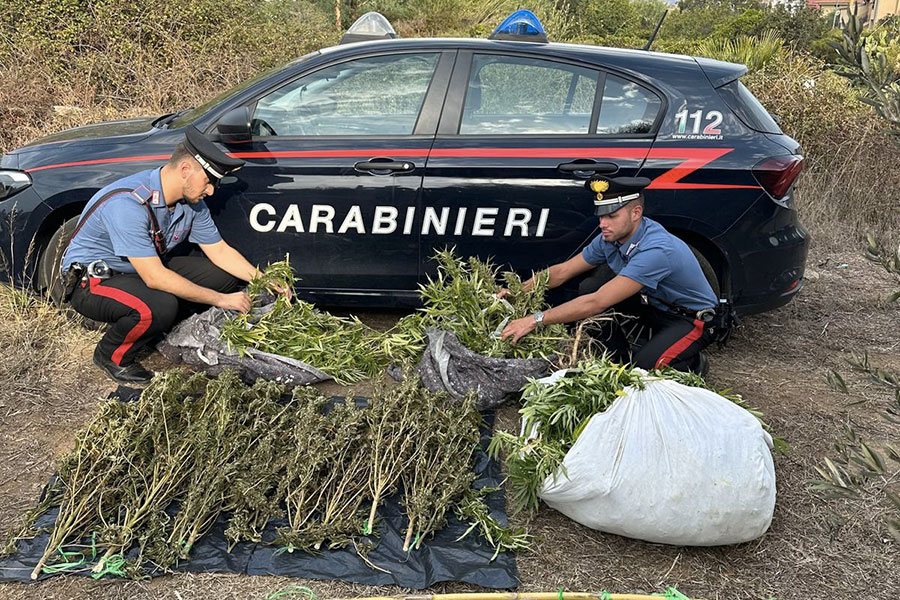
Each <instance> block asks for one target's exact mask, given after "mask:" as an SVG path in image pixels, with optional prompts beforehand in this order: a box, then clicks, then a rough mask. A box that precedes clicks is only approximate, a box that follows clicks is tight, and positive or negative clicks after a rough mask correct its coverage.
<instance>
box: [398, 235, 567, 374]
mask: <svg viewBox="0 0 900 600" xmlns="http://www.w3.org/2000/svg"><path fill="white" fill-rule="evenodd" d="M434 260H436V261H437V263H438V272H437V276H436V277H435V278H434V279H431V280H429V282H428V283H427V284H426V285H424V286H422V288H421V295H422V299H423V300H424V302H425V307H424V308H422V309H421V310H420V311H418V312H417V313H415V314H413V315H410V316H409V317H406V318H405V319H403V320H402V321H400V323H399V324H398V325H397V328H399V329H401V330H402V331H407V332H409V333H410V335H413V336H418V338H419V339H420V340H421V339H422V336H423V335H424V331H425V329H426V328H427V327H436V328H438V329H444V330H447V331H451V332H452V333H454V334H456V337H457V339H458V340H459V341H460V342H461V343H462V344H463V345H464V346H465V347H466V348H468V349H469V350H471V351H473V352H477V353H478V354H482V355H484V356H490V357H493V358H533V357H541V358H548V357H551V356H553V355H554V354H556V353H557V352H558V351H559V347H560V343H561V342H563V341H565V340H567V339H568V335H567V334H566V329H565V327H564V326H563V325H548V326H546V327H542V328H541V329H539V330H536V331H534V332H532V333H530V334H529V335H527V336H525V337H524V338H522V339H521V340H519V342H518V343H517V344H516V345H515V346H513V345H512V344H511V343H510V342H509V341H508V340H505V341H504V340H501V339H500V335H499V334H500V331H501V330H502V329H503V327H504V326H506V324H507V323H508V322H509V321H512V320H513V319H518V318H521V317H525V316H528V315H531V314H534V313H535V312H536V311H538V310H543V309H545V308H547V305H546V303H545V302H544V295H545V294H546V293H547V290H548V287H547V284H548V281H549V279H548V277H549V276H548V274H547V272H546V271H544V272H541V273H538V274H537V276H536V277H535V285H534V288H533V289H532V290H531V291H530V292H527V293H526V292H523V291H522V281H521V280H520V279H519V277H518V276H517V275H516V274H515V273H510V272H506V273H503V281H504V285H505V287H506V288H508V289H509V292H510V293H509V294H508V295H507V298H508V299H507V298H504V299H502V300H501V299H498V298H497V297H496V294H497V292H499V291H500V286H499V285H497V283H496V282H497V278H498V275H499V272H498V269H497V267H495V266H493V265H491V264H490V263H485V262H482V261H480V260H478V259H477V258H475V257H470V258H469V259H467V260H462V259H460V258H459V257H457V256H456V255H455V254H454V252H453V250H450V249H448V250H443V251H441V252H438V253H437V254H436V255H435V256H434Z"/></svg>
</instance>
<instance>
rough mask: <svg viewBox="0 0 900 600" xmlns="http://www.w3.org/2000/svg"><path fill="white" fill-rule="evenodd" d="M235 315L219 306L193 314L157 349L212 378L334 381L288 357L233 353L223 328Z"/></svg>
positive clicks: (301, 382) (255, 315)
mask: <svg viewBox="0 0 900 600" xmlns="http://www.w3.org/2000/svg"><path fill="white" fill-rule="evenodd" d="M273 307H274V303H273V304H267V305H265V306H261V307H259V308H256V309H253V313H252V316H253V321H254V322H255V321H257V320H259V318H261V317H262V316H263V315H265V314H266V313H268V312H270V311H271V310H272V308H273ZM233 315H234V313H233V312H230V311H225V310H222V309H221V308H216V307H213V308H210V309H209V310H206V311H204V312H202V313H199V314H196V315H192V316H190V317H188V318H187V319H185V320H184V321H182V322H181V323H179V324H178V325H177V326H176V327H175V328H174V329H173V330H172V331H171V332H169V335H167V336H166V338H165V339H164V340H163V341H162V342H160V343H159V345H157V350H159V351H160V353H161V354H162V355H163V356H165V357H166V358H168V359H169V360H171V361H173V362H176V361H181V362H184V363H187V364H189V365H191V366H193V367H196V368H197V369H199V370H201V371H205V372H207V373H210V374H211V375H218V374H219V373H221V372H222V371H224V370H225V369H234V370H236V371H237V372H238V373H240V375H241V377H242V378H243V379H244V380H245V381H248V382H252V381H255V380H256V379H258V378H260V377H262V378H263V379H269V380H272V381H277V382H279V383H284V384H286V385H288V386H292V387H293V386H296V385H309V384H311V383H316V382H318V381H325V380H327V379H331V376H330V375H328V374H327V373H325V372H323V371H320V370H319V369H317V368H315V367H313V366H311V365H308V364H306V363H304V362H301V361H299V360H296V359H293V358H288V357H287V356H279V355H277V354H269V353H268V352H260V351H259V350H253V349H252V348H251V349H250V350H249V351H248V355H244V356H241V355H240V354H238V353H236V352H232V351H231V350H229V348H228V345H227V344H226V343H225V342H224V341H223V340H222V326H223V324H224V323H225V321H226V320H227V319H229V318H231V317H232V316H233Z"/></svg>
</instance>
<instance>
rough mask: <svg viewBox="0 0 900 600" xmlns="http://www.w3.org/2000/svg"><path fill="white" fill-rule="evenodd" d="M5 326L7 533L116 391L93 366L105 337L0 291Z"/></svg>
mask: <svg viewBox="0 0 900 600" xmlns="http://www.w3.org/2000/svg"><path fill="white" fill-rule="evenodd" d="M0 324H2V325H0V348H2V352H3V354H2V360H0V381H2V382H3V385H2V386H0V530H6V529H8V528H10V527H12V526H13V525H14V524H15V523H17V522H18V520H19V519H20V518H21V517H23V516H24V512H25V511H26V510H27V509H28V507H29V506H30V505H31V504H32V503H33V502H34V499H35V498H36V497H37V496H36V494H38V493H39V491H40V489H41V487H42V486H43V485H44V484H45V483H46V481H47V473H48V472H50V471H52V469H53V467H52V462H53V461H54V460H55V459H56V458H57V457H58V456H59V455H60V454H61V453H62V452H63V451H64V450H65V449H66V448H68V447H69V446H70V445H71V444H72V443H73V442H74V438H73V436H72V435H71V434H72V431H73V426H80V424H81V423H83V422H84V420H85V419H86V418H87V416H89V415H90V414H91V413H92V412H93V410H94V407H95V406H96V403H95V400H96V398H98V397H99V396H100V395H101V394H105V393H106V392H108V390H110V389H112V386H110V385H108V384H107V382H106V381H103V380H101V379H99V378H98V377H97V376H96V373H95V372H94V368H93V365H92V364H91V353H92V352H93V349H94V344H96V342H97V340H98V339H99V335H98V334H97V333H95V332H87V331H85V330H82V329H81V328H80V327H79V326H78V325H77V324H73V323H72V322H69V321H67V320H66V319H65V318H64V317H62V316H61V315H60V314H59V313H58V312H57V311H56V310H55V309H54V308H53V307H52V306H50V305H49V304H47V303H45V302H43V301H41V300H39V299H37V298H35V297H34V296H33V295H31V294H29V293H27V292H24V291H21V290H14V289H11V288H9V287H7V286H5V285H3V286H0ZM29 496H30V498H29Z"/></svg>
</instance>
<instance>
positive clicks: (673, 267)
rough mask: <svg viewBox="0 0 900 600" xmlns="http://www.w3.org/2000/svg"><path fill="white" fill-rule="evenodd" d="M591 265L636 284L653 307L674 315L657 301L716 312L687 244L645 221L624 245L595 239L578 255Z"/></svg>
mask: <svg viewBox="0 0 900 600" xmlns="http://www.w3.org/2000/svg"><path fill="white" fill-rule="evenodd" d="M581 256H582V258H584V260H585V261H586V262H587V263H589V264H592V265H601V264H604V263H605V264H608V265H609V267H610V268H611V269H612V271H613V273H615V274H616V275H622V276H624V277H627V278H628V279H631V280H633V281H636V282H638V283H639V284H641V285H642V286H644V288H643V289H642V290H641V292H640V293H642V294H646V295H647V298H648V300H649V302H650V304H651V305H652V306H654V307H655V308H659V309H661V310H664V311H666V312H675V311H673V310H672V309H671V308H670V307H668V306H666V305H665V304H663V303H662V302H660V300H664V301H666V302H669V303H671V304H674V305H676V306H681V307H683V308H687V309H689V310H692V311H698V310H703V309H706V308H715V306H716V304H718V299H717V298H716V295H715V294H714V293H713V290H712V288H711V287H710V285H709V282H708V281H707V280H706V277H704V275H703V270H702V269H701V268H700V264H699V263H698V262H697V258H696V257H695V256H694V253H693V252H691V249H690V248H688V246H687V244H685V243H684V242H683V241H681V240H680V239H678V238H677V237H675V236H674V235H672V234H671V233H669V232H668V231H666V230H665V228H664V227H663V226H662V225H660V224H659V223H657V222H656V221H654V220H653V219H648V218H647V217H642V218H641V222H640V224H639V225H638V228H637V229H636V230H635V232H634V234H633V235H632V236H631V237H630V238H629V239H628V240H627V241H625V242H623V243H621V244H619V243H616V242H606V241H604V240H603V236H602V235H598V236H597V237H595V238H594V239H593V240H592V241H591V243H590V244H588V245H587V247H585V249H584V250H582V251H581Z"/></svg>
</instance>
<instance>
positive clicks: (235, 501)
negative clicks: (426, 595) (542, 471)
mask: <svg viewBox="0 0 900 600" xmlns="http://www.w3.org/2000/svg"><path fill="white" fill-rule="evenodd" d="M284 391H285V389H284V387H283V386H281V385H278V384H274V383H271V382H259V383H257V384H256V385H254V386H252V387H248V386H245V385H243V384H242V383H241V382H240V380H239V379H238V377H237V375H235V374H234V373H232V372H226V373H224V374H223V375H222V376H220V377H219V378H218V379H209V378H207V377H206V376H205V375H186V374H184V373H182V372H179V371H170V372H169V373H166V374H164V375H160V376H158V377H156V378H155V379H154V380H153V382H152V383H151V384H150V385H149V386H148V387H147V388H146V389H145V390H144V392H143V394H142V395H141V397H140V398H139V399H138V400H137V401H135V402H132V403H123V402H119V401H116V400H112V401H108V402H106V403H104V404H103V405H102V406H101V408H100V411H99V413H98V414H97V416H96V417H95V418H94V420H93V421H92V423H91V424H90V425H89V426H88V428H87V429H85V430H83V431H82V432H80V433H79V434H78V436H77V441H76V447H75V449H74V450H73V451H72V453H71V454H69V455H68V456H66V457H65V458H64V459H63V460H62V461H61V463H60V466H59V476H58V479H57V481H56V482H55V484H54V485H53V486H52V489H51V491H50V493H49V496H48V501H47V502H45V503H44V504H43V505H42V508H45V509H46V508H49V507H51V506H58V507H59V516H58V518H57V520H56V523H55V525H54V527H53V529H52V531H51V532H50V537H49V540H48V542H47V546H46V549H45V552H44V555H43V557H42V558H41V560H40V563H39V564H38V565H37V567H36V568H35V569H34V572H33V573H32V577H33V578H37V576H39V575H40V574H41V573H54V572H59V571H65V570H74V569H84V568H87V567H92V569H93V572H94V573H95V574H97V575H100V574H104V573H113V574H117V575H132V576H138V575H141V574H142V573H143V572H144V570H145V569H146V568H147V567H150V566H155V567H158V568H162V569H166V568H168V567H170V566H172V565H174V564H176V563H177V562H179V561H182V560H187V559H189V558H190V553H191V549H192V548H193V547H194V545H195V544H196V542H197V540H198V539H199V538H200V537H201V536H203V535H204V534H205V533H206V532H207V531H208V530H209V528H210V527H211V526H212V525H213V523H214V522H215V521H216V520H217V519H219V517H220V516H221V515H223V514H225V515H228V517H229V520H228V527H227V529H226V536H227V537H228V538H229V541H230V543H231V545H232V547H233V545H234V544H236V543H237V542H239V541H242V540H250V541H260V540H261V534H262V531H263V529H264V528H265V526H266V524H267V523H268V521H269V520H270V519H271V518H273V517H276V516H282V515H285V516H286V517H287V522H288V525H287V526H286V527H282V528H280V529H279V530H278V537H277V539H276V543H277V544H280V545H282V546H285V547H286V548H288V549H289V550H291V551H293V550H295V549H303V550H315V549H319V548H321V547H323V546H326V547H329V548H334V547H343V546H346V545H348V544H351V543H353V541H354V538H356V537H357V536H359V535H360V534H361V533H362V534H368V533H370V532H372V531H375V532H377V529H378V528H377V525H376V523H375V520H374V515H375V511H376V510H377V507H378V505H379V504H380V503H381V502H382V501H383V499H384V498H385V497H387V496H388V495H390V494H392V493H393V492H394V491H396V490H398V489H400V488H401V487H402V488H404V489H405V490H406V492H407V493H406V499H405V504H406V506H407V512H408V515H409V518H410V524H409V534H408V535H407V540H410V539H412V536H413V535H415V541H416V542H417V545H418V543H420V542H421V540H422V539H424V538H425V537H427V536H428V535H430V534H432V533H433V532H435V531H436V530H438V529H440V528H441V527H442V526H443V525H444V523H445V515H446V513H447V511H449V510H453V511H455V512H457V514H460V515H472V517H471V518H468V517H467V516H464V517H463V518H467V519H468V520H469V521H470V522H471V523H472V525H473V527H477V528H478V529H479V530H480V531H482V532H484V533H485V534H486V535H488V536H490V537H489V538H486V539H490V540H497V543H494V542H493V541H492V542H491V543H492V545H493V546H494V547H495V548H496V549H497V550H498V551H499V550H501V549H518V548H522V547H524V546H525V545H526V544H527V538H524V537H522V536H520V535H518V534H517V532H511V531H509V530H507V529H505V528H503V527H501V526H500V525H499V524H498V523H497V522H496V521H494V519H493V518H491V517H490V514H489V511H487V506H486V505H483V504H484V503H483V501H482V500H481V496H480V495H479V493H478V492H475V491H474V490H472V489H471V488H472V483H473V481H474V475H473V473H472V453H473V451H474V449H475V447H476V446H477V444H478V440H479V424H480V417H479V415H478V413H477V412H475V411H474V410H473V409H472V406H473V405H472V401H471V400H467V401H466V402H463V403H454V402H448V401H447V399H446V398H444V397H442V396H439V395H435V394H431V393H429V392H427V391H425V390H423V389H421V388H419V387H417V384H416V382H415V379H414V378H412V377H407V378H406V380H405V381H404V383H403V384H401V385H400V386H398V387H395V388H393V389H391V390H381V391H379V392H378V393H377V394H376V395H375V397H374V398H373V399H372V401H371V402H370V403H369V404H368V405H367V406H365V407H362V408H359V407H357V406H356V404H355V403H354V402H352V401H347V402H343V403H340V402H338V403H336V404H334V406H331V404H330V403H329V401H328V399H326V398H325V397H323V396H321V395H319V394H318V393H317V392H316V391H315V390H314V389H311V388H297V389H295V390H294V393H293V397H292V398H290V399H289V400H288V401H284V400H283V399H282V395H283V394H284ZM473 498H475V499H477V500H478V502H480V503H481V504H482V505H483V506H481V507H479V506H478V502H476V503H475V504H474V505H473ZM367 515H368V518H366V516H367ZM35 516H37V515H35ZM32 533H33V532H32ZM501 540H502V543H500V541H501ZM132 547H137V548H138V549H139V554H138V557H137V559H135V560H133V561H126V560H125V558H124V555H125V553H126V551H128V550H129V548H132Z"/></svg>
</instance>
